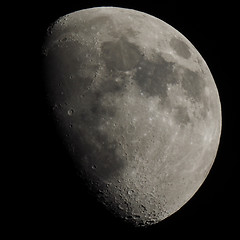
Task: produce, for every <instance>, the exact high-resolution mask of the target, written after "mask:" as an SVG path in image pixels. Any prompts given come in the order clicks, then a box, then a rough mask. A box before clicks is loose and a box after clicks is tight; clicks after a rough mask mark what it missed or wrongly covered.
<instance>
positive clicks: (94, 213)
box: [23, 0, 240, 239]
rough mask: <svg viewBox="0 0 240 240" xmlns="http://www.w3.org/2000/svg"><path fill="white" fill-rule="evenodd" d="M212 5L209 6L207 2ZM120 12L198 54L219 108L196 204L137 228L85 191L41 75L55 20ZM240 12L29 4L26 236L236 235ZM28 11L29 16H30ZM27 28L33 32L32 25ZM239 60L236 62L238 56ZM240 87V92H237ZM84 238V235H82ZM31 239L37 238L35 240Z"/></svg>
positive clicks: (178, 5)
mask: <svg viewBox="0 0 240 240" xmlns="http://www.w3.org/2000/svg"><path fill="white" fill-rule="evenodd" d="M208 2H210V1H208ZM213 2H215V1H213ZM97 6H116V7H124V8H132V9H135V10H138V11H142V12H145V13H148V14H150V15H153V16H155V17H157V18H160V19H161V20H163V21H165V22H166V23H168V24H170V25H171V26H173V27H174V28H175V29H177V30H178V31H179V32H181V33H182V34H183V35H184V36H185V37H187V38H188V39H189V40H190V42H191V43H192V44H193V45H194V46H195V47H196V49H197V50H198V51H199V52H200V54H201V55H202V57H203V58H204V59H205V61H206V62H207V64H208V66H209V69H210V71H211V72H212V75H213V77H214V80H215V83H216V85H217V88H218V91H219V95H220V100H221V104H222V117H223V119H222V122H223V126H222V135H221V141H220V146H219V150H218V153H217V157H216V159H215V163H214V165H213V167H212V169H211V171H210V173H209V175H208V177H207V179H206V180H205V182H204V184H203V185H202V186H201V188H200V189H199V191H198V192H197V193H196V194H195V195H194V197H193V198H192V199H191V200H190V201H189V202H188V203H187V204H186V205H184V206H183V207H182V208H181V209H180V210H179V211H177V212H176V213H175V214H173V215H172V216H170V217H168V218H167V219H165V220H164V221H162V222H160V223H159V224H156V225H153V226H150V227H147V228H134V227H132V226H129V225H128V224H126V223H124V222H122V221H120V220H119V219H117V218H115V217H114V216H112V215H111V214H110V213H108V212H107V211H106V210H105V208H104V207H103V206H102V205H101V204H99V203H98V202H97V201H96V199H95V198H94V197H93V196H92V195H91V194H90V193H89V192H88V190H87V188H86V187H85V185H84V184H83V183H82V182H81V180H80V179H79V177H78V175H77V173H76V171H75V169H74V167H73V164H72V163H71V160H70V159H69V156H68V154H67V152H66V151H65V150H64V146H63V144H62V142H61V140H60V139H59V138H58V136H57V134H56V131H55V128H54V124H53V122H52V118H51V116H50V109H49V107H48V106H47V104H46V100H45V95H44V85H43V80H42V72H41V47H42V43H43V40H44V35H45V33H46V29H47V27H48V26H49V25H50V24H51V23H53V22H54V21H55V20H56V19H57V18H58V17H60V16H63V15H65V14H68V13H71V12H73V11H77V10H81V9H85V8H90V7H97ZM235 9H236V6H234V5H233V4H231V2H229V1H228V2H225V1H218V2H217V1H216V4H214V3H211V4H209V3H207V1H206V2H204V1H191V2H189V3H188V2H186V1H166V0H165V1H150V0H149V1H101V0H99V1H80V0H79V1H71V0H68V1H56V2H54V1H32V2H31V3H29V5H28V12H29V15H25V16H27V17H28V18H29V19H31V21H30V22H31V23H34V27H31V26H25V27H26V28H29V29H28V38H29V43H28V47H29V49H30V52H31V58H28V64H29V66H31V69H30V71H32V72H33V73H34V76H35V77H34V78H30V77H29V79H28V80H29V81H31V84H30V88H31V91H29V92H30V95H31V100H29V101H28V104H29V106H30V107H31V109H32V110H31V111H32V114H31V118H30V119H29V124H28V127H29V130H28V131H27V132H28V133H26V134H28V135H29V137H27V141H28V142H27V143H28V146H30V149H31V150H30V153H29V151H28V153H29V154H28V158H29V159H30V160H31V164H30V165H29V166H28V172H29V173H30V177H29V178H28V179H27V181H26V182H27V189H28V190H27V191H26V192H27V194H29V195H30V196H31V197H26V201H24V204H25V207H24V209H26V210H24V211H23V212H24V213H25V215H26V216H28V217H27V219H28V221H27V222H26V224H24V229H25V230H26V232H28V233H30V232H31V233H32V236H36V237H37V236H50V235H52V236H63V234H66V238H65V239H72V238H71V237H70V235H71V236H72V235H74V236H76V238H80V239H81V238H82V239H89V238H91V237H94V236H96V237H97V238H101V237H104V238H105V237H106V238H107V237H110V238H111V239H115V238H116V237H124V238H132V237H134V239H137V238H142V237H143V238H148V239H152V238H153V237H157V238H158V239H160V238H163V237H168V238H170V239H171V237H172V236H177V237H187V238H188V237H189V238H192V239H195V238H196V237H199V236H202V237H207V236H209V237H216V236H219V237H221V236H224V235H226V236H227V237H228V239H231V237H230V236H231V235H232V236H235V234H236V232H237V227H238V225H239V215H238V212H237V211H238V210H239V202H238V201H237V198H238V195H239V178H238V176H239V175H240V174H239V169H238V168H237V164H238V161H239V155H238V154H237V144H238V143H239V138H236V137H235V135H236V131H237V129H236V126H237V125H239V123H238V119H239V113H238V112H239V106H238V103H239V99H238V100H237V89H238V88H239V84H238V80H239V76H236V75H235V74H234V72H235V70H236V69H237V68H238V67H235V66H234V65H235V64H237V62H239V60H235V55H236V54H237V53H236V51H237V50H238V51H239V49H238V48H237V47H236V46H237V44H238V41H239V40H238V39H237V38H239V37H237V36H238V35H239V33H237V31H238V30H239V29H238V28H237V27H236V25H237V24H236V22H237V20H236V19H237V15H236V10H235ZM30 12H31V13H30ZM31 23H30V25H31ZM238 58H239V57H238ZM237 84H238V85H237ZM85 234H87V235H85ZM33 239H34V238H33Z"/></svg>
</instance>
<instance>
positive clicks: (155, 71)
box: [135, 55, 178, 101]
mask: <svg viewBox="0 0 240 240" xmlns="http://www.w3.org/2000/svg"><path fill="white" fill-rule="evenodd" d="M173 65H174V63H172V62H167V61H165V60H164V58H163V57H162V56H161V55H156V57H155V59H154V60H153V61H149V60H147V59H145V58H143V59H142V61H140V62H139V64H138V65H137V72H136V75H135V80H136V82H137V84H138V85H139V86H140V88H141V90H142V91H143V92H145V93H146V94H148V95H149V96H159V97H160V98H161V99H162V100H163V101H164V100H165V99H166V97H167V84H168V83H171V84H176V83H177V81H178V79H177V75H176V74H175V72H174V71H173Z"/></svg>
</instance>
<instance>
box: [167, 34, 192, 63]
mask: <svg viewBox="0 0 240 240" xmlns="http://www.w3.org/2000/svg"><path fill="white" fill-rule="evenodd" d="M169 44H170V46H171V47H172V48H173V49H174V51H175V52H176V53H177V55H179V56H180V57H183V58H185V59H188V58H190V57H191V52H190V51H189V47H188V45H187V44H186V43H185V42H183V41H182V40H180V39H178V38H175V37H174V38H172V39H171V40H170V43H169Z"/></svg>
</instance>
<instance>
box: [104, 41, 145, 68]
mask: <svg viewBox="0 0 240 240" xmlns="http://www.w3.org/2000/svg"><path fill="white" fill-rule="evenodd" d="M102 58H103V59H104V61H105V63H106V67H107V68H108V69H110V70H120V71H127V70H130V69H132V68H134V67H135V66H136V65H137V63H138V62H139V60H140V58H141V53H140V51H139V49H138V47H137V46H136V45H135V44H133V43H130V42H128V40H127V39H126V38H125V37H121V38H120V39H119V40H117V41H115V42H113V41H111V42H110V41H109V42H104V43H103V44H102Z"/></svg>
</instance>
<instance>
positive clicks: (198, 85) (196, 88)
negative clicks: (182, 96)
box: [181, 68, 205, 101]
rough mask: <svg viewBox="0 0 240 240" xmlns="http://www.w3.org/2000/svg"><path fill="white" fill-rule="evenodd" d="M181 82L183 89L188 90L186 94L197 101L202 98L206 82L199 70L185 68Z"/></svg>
mask: <svg viewBox="0 0 240 240" xmlns="http://www.w3.org/2000/svg"><path fill="white" fill-rule="evenodd" d="M181 83H182V87H183V89H185V90H186V94H187V95H188V96H189V97H190V98H192V99H193V100H195V101H201V100H202V94H203V92H204V87H205V82H204V79H202V78H201V77H200V75H199V73H198V72H194V71H191V70H189V69H187V68H184V73H183V74H182V76H181Z"/></svg>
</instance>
